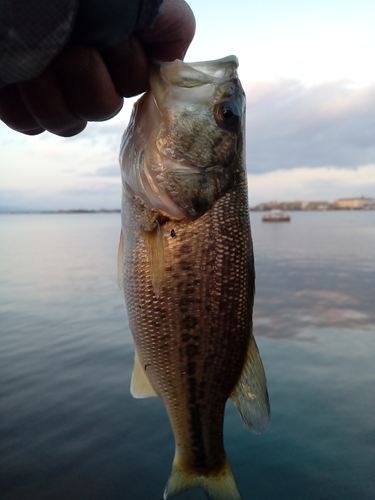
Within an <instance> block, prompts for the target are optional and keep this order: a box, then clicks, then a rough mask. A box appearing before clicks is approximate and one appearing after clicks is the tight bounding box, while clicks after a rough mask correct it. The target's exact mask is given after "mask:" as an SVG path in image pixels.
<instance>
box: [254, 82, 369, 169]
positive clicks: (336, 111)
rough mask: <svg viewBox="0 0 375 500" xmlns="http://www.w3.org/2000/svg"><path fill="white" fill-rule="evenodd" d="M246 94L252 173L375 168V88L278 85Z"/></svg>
mask: <svg viewBox="0 0 375 500" xmlns="http://www.w3.org/2000/svg"><path fill="white" fill-rule="evenodd" d="M245 90H246V94H247V166H248V171H249V172H251V173H261V172H270V171H273V170H279V169H293V168H299V167H310V168H311V167H312V168H317V167H323V166H327V165H330V166H333V167H338V168H345V169H353V168H356V167H358V166H359V165H366V164H370V163H375V84H372V85H370V86H367V87H362V88H353V87H351V86H350V85H349V83H348V82H334V83H326V84H321V85H316V86H313V87H307V86H305V85H303V84H302V83H301V82H298V81H294V80H280V81H277V82H263V83H261V82H257V83H254V84H251V85H247V86H246V89H245Z"/></svg>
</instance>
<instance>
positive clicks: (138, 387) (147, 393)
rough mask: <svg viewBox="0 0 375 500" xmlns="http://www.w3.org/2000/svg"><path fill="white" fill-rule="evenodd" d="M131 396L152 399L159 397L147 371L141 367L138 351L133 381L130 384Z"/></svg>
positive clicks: (135, 357) (135, 356)
mask: <svg viewBox="0 0 375 500" xmlns="http://www.w3.org/2000/svg"><path fill="white" fill-rule="evenodd" d="M130 394H131V395H132V396H133V398H136V399H142V398H151V397H154V396H157V394H156V392H155V391H154V389H153V388H152V385H151V384H150V381H149V380H148V378H147V375H146V371H145V369H144V367H143V366H142V365H141V362H140V360H139V357H138V353H137V351H135V355H134V367H133V373H132V379H131V382H130Z"/></svg>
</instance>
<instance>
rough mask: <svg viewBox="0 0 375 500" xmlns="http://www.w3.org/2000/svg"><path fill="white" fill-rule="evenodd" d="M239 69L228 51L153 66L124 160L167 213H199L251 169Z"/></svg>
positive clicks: (130, 178)
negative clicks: (202, 58)
mask: <svg viewBox="0 0 375 500" xmlns="http://www.w3.org/2000/svg"><path fill="white" fill-rule="evenodd" d="M237 67H238V61H237V58H236V57H234V56H229V57H226V58H224V59H219V60H217V61H208V62H199V63H184V62H183V61H180V60H176V61H174V62H171V63H159V64H156V63H155V64H154V65H153V67H152V69H151V76H150V87H151V88H150V90H149V91H148V92H147V93H146V94H145V95H144V96H143V97H142V98H141V100H140V101H138V104H137V105H136V110H135V112H134V114H133V123H132V124H131V125H130V127H131V131H130V133H129V134H125V136H124V139H123V148H122V161H121V163H122V167H123V179H124V178H125V182H127V183H128V185H129V186H130V187H131V189H132V191H133V192H135V194H136V195H138V196H140V197H141V198H142V199H143V200H144V201H145V202H146V203H148V204H149V205H150V206H151V207H153V208H154V209H155V210H158V211H160V212H161V213H162V214H163V215H165V216H167V217H170V218H177V219H181V218H188V219H195V218H197V217H199V216H201V215H202V214H204V213H205V212H206V211H207V210H209V209H210V208H211V207H212V205H213V203H214V202H215V201H216V200H217V199H218V198H220V197H221V196H223V195H224V194H225V193H226V192H228V190H229V189H231V188H232V187H233V185H234V184H235V181H236V178H238V175H239V173H240V172H242V171H243V169H244V168H245V167H244V140H243V135H244V128H245V126H244V122H245V95H244V91H243V89H242V86H241V83H240V80H239V78H238V76H237ZM128 130H129V129H128ZM137 136H138V137H137ZM132 143H133V145H132ZM135 143H137V146H136V148H134V144H135ZM135 149H136V150H137V154H136V155H134V151H135ZM129 153H130V155H129ZM129 156H130V160H131V161H133V164H131V161H130V162H129V161H126V158H128V159H129ZM124 159H125V161H124ZM134 160H135V161H136V165H135V164H134ZM129 169H130V170H131V171H132V172H129Z"/></svg>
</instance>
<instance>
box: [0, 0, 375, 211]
mask: <svg viewBox="0 0 375 500" xmlns="http://www.w3.org/2000/svg"><path fill="white" fill-rule="evenodd" d="M188 3H189V5H190V6H191V8H192V10H193V12H194V14H195V17H196V22H197V31H196V36H195V39H194V41H193V43H192V45H191V47H190V49H189V51H188V53H187V55H186V58H185V59H186V61H202V60H210V59H218V58H222V57H224V56H226V55H229V54H235V55H236V56H237V57H238V58H239V62H240V67H239V75H240V78H241V81H242V85H243V87H244V89H245V92H246V96H247V119H246V125H247V134H246V142H247V146H246V154H247V171H248V185H249V203H250V205H251V206H253V205H256V204H257V203H260V202H264V201H275V200H278V201H295V200H320V201H334V200H335V199H337V198H342V197H357V196H368V197H374V198H375V64H374V59H375V30H374V20H375V2H374V1H373V0H346V1H345V2H342V1H340V2H339V1H336V0H325V1H323V0H315V1H314V2H311V0H283V1H282V2H281V1H280V0H262V1H261V0H230V1H228V0H204V1H202V0H190V1H189V0H188ZM135 100H136V99H129V100H126V102H125V104H124V107H123V110H122V111H121V113H119V114H118V115H117V116H116V117H115V118H113V119H112V120H109V121H107V122H103V123H90V124H88V126H87V128H86V130H85V131H84V132H82V133H81V134H79V135H78V136H75V137H72V138H59V137H57V136H54V135H52V134H49V133H48V132H45V133H43V134H41V135H39V136H34V137H28V136H25V135H22V134H19V133H17V132H14V131H12V130H10V129H8V128H7V127H6V126H5V125H4V124H3V123H1V122H0V210H1V209H2V210H4V209H29V210H57V209H72V208H84V209H100V208H119V207H120V197H121V181H120V171H119V166H118V150H119V145H120V140H121V135H122V133H123V131H124V130H125V128H126V125H127V122H128V120H129V117H130V113H131V108H132V105H133V102H134V101H135Z"/></svg>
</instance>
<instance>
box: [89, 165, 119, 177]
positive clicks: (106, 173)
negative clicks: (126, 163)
mask: <svg viewBox="0 0 375 500" xmlns="http://www.w3.org/2000/svg"><path fill="white" fill-rule="evenodd" d="M82 176H83V177H120V166H119V164H118V163H117V164H115V165H110V166H108V167H100V168H98V169H97V170H95V172H86V173H84V174H82Z"/></svg>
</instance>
